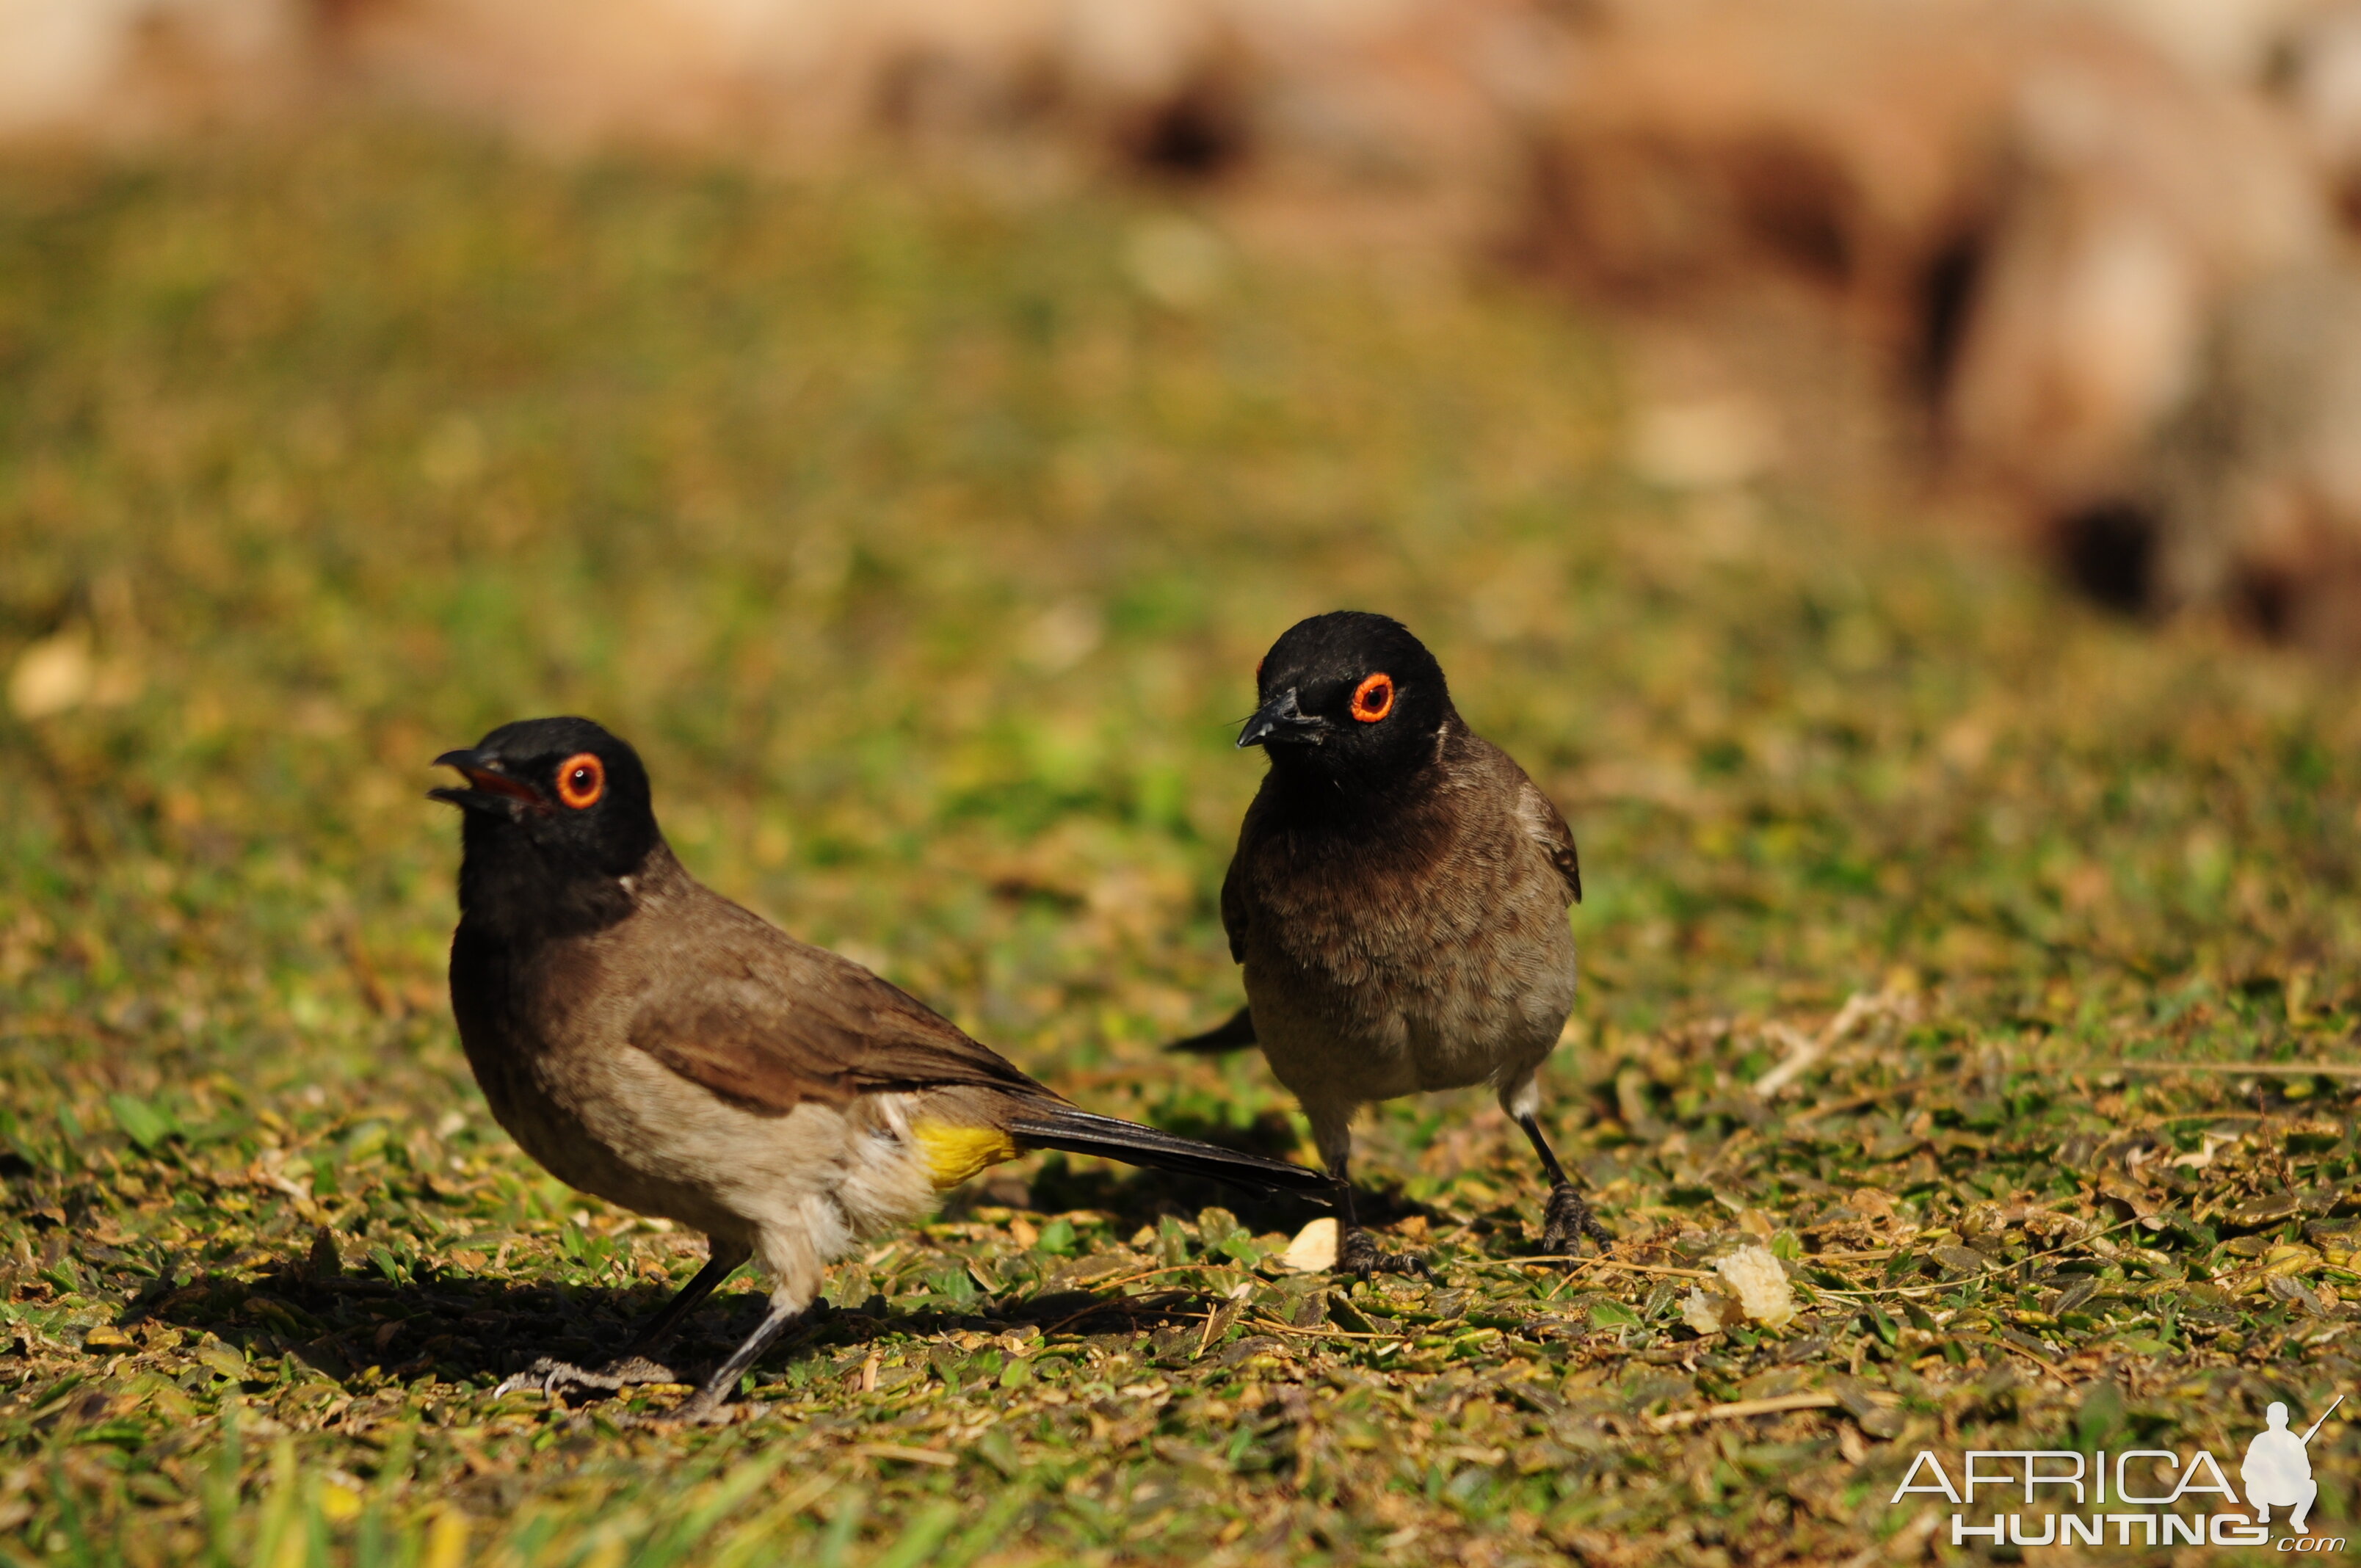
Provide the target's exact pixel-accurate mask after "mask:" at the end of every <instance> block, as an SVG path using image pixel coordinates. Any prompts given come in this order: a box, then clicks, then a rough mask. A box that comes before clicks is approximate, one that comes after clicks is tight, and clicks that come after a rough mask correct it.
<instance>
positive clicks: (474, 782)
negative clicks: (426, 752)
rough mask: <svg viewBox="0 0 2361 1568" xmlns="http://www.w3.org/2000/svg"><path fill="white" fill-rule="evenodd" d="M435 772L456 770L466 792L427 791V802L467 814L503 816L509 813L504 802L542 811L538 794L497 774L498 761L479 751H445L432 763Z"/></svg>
mask: <svg viewBox="0 0 2361 1568" xmlns="http://www.w3.org/2000/svg"><path fill="white" fill-rule="evenodd" d="M434 765H435V766H436V767H438V768H456V769H458V770H459V772H460V773H464V774H465V775H467V784H468V787H467V788H466V789H447V788H446V789H430V790H428V791H427V792H426V797H427V798H428V799H429V800H443V801H448V802H450V803H451V804H452V805H453V806H459V807H460V808H462V809H463V810H468V811H490V812H498V813H500V814H501V815H503V816H505V815H506V814H507V813H508V812H509V810H510V809H511V808H510V806H509V805H508V802H510V801H512V800H516V801H522V802H523V803H524V804H525V805H527V806H533V807H534V808H536V809H540V808H543V806H544V802H543V800H542V798H541V793H540V792H539V791H538V790H536V789H534V788H533V786H532V785H531V784H526V783H524V782H523V781H522V779H512V778H511V777H509V775H508V774H506V773H502V772H501V771H500V759H499V758H497V757H488V756H486V755H484V753H483V752H481V751H445V752H444V753H443V754H442V755H441V756H439V757H437V758H435V759H434Z"/></svg>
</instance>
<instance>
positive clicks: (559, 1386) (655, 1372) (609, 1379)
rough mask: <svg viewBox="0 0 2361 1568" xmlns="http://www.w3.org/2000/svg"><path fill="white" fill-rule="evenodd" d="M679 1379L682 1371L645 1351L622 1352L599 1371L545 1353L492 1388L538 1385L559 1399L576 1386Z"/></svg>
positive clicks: (618, 1388) (615, 1387) (613, 1388)
mask: <svg viewBox="0 0 2361 1568" xmlns="http://www.w3.org/2000/svg"><path fill="white" fill-rule="evenodd" d="M679 1381H680V1376H679V1375H678V1374H676V1373H675V1372H674V1371H673V1369H672V1368H671V1367H669V1366H665V1365H662V1364H661V1363H658V1362H653V1361H650V1360H649V1359H648V1358H647V1357H646V1356H644V1355H625V1356H619V1357H617V1358H616V1359H615V1360H613V1361H610V1362H609V1363H607V1365H604V1366H601V1367H599V1368H598V1369H597V1370H596V1371H593V1370H592V1369H590V1368H588V1367H585V1366H577V1365H574V1364H573V1363H572V1362H570V1361H558V1360H555V1359H554V1358H552V1357H550V1356H546V1355H544V1356H542V1357H541V1358H540V1359H538V1360H537V1361H535V1362H534V1363H533V1365H531V1366H528V1367H526V1368H525V1369H524V1370H523V1371H522V1372H520V1373H518V1374H517V1375H516V1376H513V1377H508V1378H504V1379H502V1381H501V1383H500V1387H497V1388H494V1389H493V1390H492V1397H493V1398H500V1396H501V1395H502V1394H512V1393H514V1392H516V1391H517V1390H518V1389H520V1388H538V1389H540V1390H541V1391H542V1392H543V1393H544V1394H546V1395H547V1396H549V1398H553V1399H556V1398H564V1397H565V1395H566V1393H567V1392H568V1391H569V1390H571V1389H575V1388H595V1389H597V1390H598V1391H599V1392H601V1393H607V1394H620V1393H621V1392H622V1391H623V1390H624V1389H626V1388H629V1387H632V1386H633V1385H635V1384H641V1383H677V1382H679Z"/></svg>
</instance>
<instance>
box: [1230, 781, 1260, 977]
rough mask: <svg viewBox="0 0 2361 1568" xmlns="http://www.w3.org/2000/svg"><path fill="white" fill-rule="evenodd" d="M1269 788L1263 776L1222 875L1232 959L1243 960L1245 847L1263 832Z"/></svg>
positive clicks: (1244, 943) (1244, 933) (1244, 938)
mask: <svg viewBox="0 0 2361 1568" xmlns="http://www.w3.org/2000/svg"><path fill="white" fill-rule="evenodd" d="M1269 792H1270V784H1269V781H1268V779H1266V780H1265V781H1264V783H1263V787H1262V788H1261V789H1258V790H1257V791H1256V792H1255V797H1254V799H1253V800H1252V801H1250V802H1249V803H1248V804H1247V806H1246V820H1245V821H1243V822H1241V823H1240V824H1238V847H1237V850H1235V852H1234V853H1233V854H1232V855H1231V856H1230V869H1229V871H1228V872H1226V873H1225V874H1224V876H1223V878H1222V929H1223V930H1224V932H1226V933H1228V935H1229V938H1230V961H1231V962H1232V963H1239V964H1242V963H1244V962H1246V886H1245V883H1244V882H1243V880H1242V879H1243V878H1244V877H1245V875H1246V848H1247V846H1248V845H1250V844H1252V843H1253V842H1254V841H1255V840H1256V839H1258V838H1260V837H1261V835H1262V831H1263V819H1264V817H1265V816H1266V814H1267V813H1268V806H1265V805H1264V802H1265V800H1266V799H1268V795H1269Z"/></svg>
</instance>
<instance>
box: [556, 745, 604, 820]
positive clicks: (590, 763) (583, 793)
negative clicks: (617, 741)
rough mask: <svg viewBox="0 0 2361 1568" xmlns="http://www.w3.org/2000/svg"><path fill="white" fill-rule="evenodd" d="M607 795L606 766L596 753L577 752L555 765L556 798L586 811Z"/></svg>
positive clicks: (578, 809) (576, 808)
mask: <svg viewBox="0 0 2361 1568" xmlns="http://www.w3.org/2000/svg"><path fill="white" fill-rule="evenodd" d="M606 793H607V764H606V763H604V762H600V761H599V760H598V752H596V751H577V752H575V753H574V755H572V756H570V757H568V758H566V761H564V762H560V763H558V764H557V798H558V799H560V800H562V801H564V802H565V803H566V805H568V806H572V807H573V808H574V809H575V810H577V811H587V810H588V809H589V808H590V807H591V806H596V805H598V797H599V796H600V795H604V794H606Z"/></svg>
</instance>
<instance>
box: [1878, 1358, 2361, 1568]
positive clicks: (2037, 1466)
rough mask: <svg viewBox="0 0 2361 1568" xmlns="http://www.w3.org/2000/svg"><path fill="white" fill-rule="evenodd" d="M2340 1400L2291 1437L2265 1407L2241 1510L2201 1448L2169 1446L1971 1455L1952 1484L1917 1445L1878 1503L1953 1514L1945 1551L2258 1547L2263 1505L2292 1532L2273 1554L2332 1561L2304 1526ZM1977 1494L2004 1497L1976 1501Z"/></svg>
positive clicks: (2267, 1534) (2333, 1545)
mask: <svg viewBox="0 0 2361 1568" xmlns="http://www.w3.org/2000/svg"><path fill="white" fill-rule="evenodd" d="M2344 1403H2345V1396H2344V1395H2342V1394H2339V1395H2338V1396H2337V1397H2336V1398H2335V1399H2334V1400H2333V1401H2332V1402H2331V1403H2330V1404H2329V1407H2328V1409H2325V1410H2323V1411H2322V1412H2321V1413H2320V1419H2319V1420H2316V1421H2314V1422H2312V1425H2311V1426H2309V1427H2307V1428H2306V1429H2304V1431H2303V1433H2302V1435H2301V1436H2298V1435H2297V1434H2296V1433H2295V1432H2294V1431H2290V1430H2289V1427H2288V1408H2287V1406H2285V1405H2283V1404H2276V1403H2275V1404H2273V1405H2272V1406H2271V1407H2270V1408H2269V1409H2268V1410H2267V1411H2266V1412H2265V1420H2267V1421H2268V1425H2266V1426H2265V1427H2264V1429H2263V1430H2262V1431H2259V1432H2257V1433H2256V1434H2255V1437H2254V1440H2253V1441H2252V1442H2249V1443H2247V1444H2246V1457H2245V1459H2244V1460H2243V1461H2242V1462H2241V1463H2240V1464H2239V1466H2238V1479H2239V1481H2240V1482H2241V1483H2242V1484H2243V1486H2244V1487H2245V1491H2246V1506H2245V1508H2244V1509H2243V1510H2242V1509H2241V1508H2240V1507H2239V1495H2238V1488H2237V1487H2235V1486H2231V1485H2230V1479H2229V1476H2228V1475H2227V1474H2225V1473H2224V1469H2223V1466H2222V1462H2221V1461H2220V1460H2218V1459H2216V1458H2215V1457H2214V1456H2213V1454H2211V1453H2207V1452H2206V1451H2205V1450H2204V1449H2202V1448H2201V1449H2196V1450H2194V1451H2192V1452H2191V1453H2186V1454H2182V1453H2175V1452H2174V1451H2173V1450H2171V1449H2167V1448H2133V1449H2125V1450H2122V1451H2120V1452H2118V1453H2108V1452H2107V1451H2106V1450H2104V1449H2094V1450H2092V1451H2091V1452H2089V1453H2083V1452H2081V1451H2080V1450H2077V1449H2071V1448H2057V1449H2023V1448H2018V1449H1970V1450H1969V1451H1968V1452H1967V1453H1963V1454H1961V1455H1960V1475H1959V1480H1958V1482H1957V1483H1956V1484H1955V1483H1954V1482H1953V1480H1952V1478H1951V1474H1950V1472H1949V1471H1947V1470H1946V1469H1945V1468H1944V1467H1943V1461H1942V1460H1941V1458H1940V1457H1938V1455H1937V1454H1936V1453H1934V1452H1933V1451H1931V1450H1928V1449H1921V1450H1919V1451H1918V1453H1917V1456H1916V1458H1914V1459H1913V1460H1912V1461H1911V1463H1910V1468H1909V1469H1908V1470H1907V1471H1905V1473H1904V1474H1903V1476H1902V1484H1901V1485H1900V1486H1897V1487H1895V1488H1894V1496H1893V1497H1891V1498H1889V1499H1888V1501H1889V1502H1893V1503H1899V1502H1901V1501H1902V1500H1903V1499H1904V1498H1905V1497H1909V1496H1910V1495H1911V1494H1913V1493H1927V1494H1931V1495H1933V1496H1936V1497H1941V1498H1943V1499H1944V1500H1945V1501H1946V1502H1949V1504H1950V1505H1951V1506H1952V1507H1953V1508H1958V1509H1960V1512H1958V1513H1954V1514H1953V1515H1952V1516H1951V1544H1952V1545H1954V1546H1966V1545H1969V1544H1971V1543H1973V1542H1979V1541H1982V1542H1988V1543H1990V1544H1991V1545H1993V1546H1995V1547H1998V1546H2052V1545H2055V1546H2072V1545H2081V1546H2102V1545H2114V1546H2141V1547H2149V1548H2154V1547H2159V1546H2162V1547H2169V1546H2175V1545H2186V1546H2261V1545H2263V1544H2265V1543H2266V1542H2268V1541H2270V1540H2271V1510H2272V1509H2274V1508H2286V1509H2289V1510H2290V1512H2289V1514H2288V1516H2287V1521H2286V1525H2285V1527H2284V1528H2285V1529H2286V1530H2289V1531H2290V1532H2292V1533H2290V1534H2286V1535H2282V1536H2280V1537H2279V1541H2278V1543H2277V1546H2276V1548H2275V1550H2277V1551H2279V1552H2302V1553H2305V1554H2307V1555H2311V1554H2318V1553H2330V1554H2341V1553H2342V1552H2344V1551H2345V1540H2344V1538H2343V1537H2342V1536H2337V1537H2327V1536H2318V1535H2314V1534H2313V1533H2312V1527H2311V1524H2310V1523H2309V1520H2310V1518H2311V1515H2312V1504H2313V1503H2314V1502H2315V1501H2316V1500H2317V1499H2318V1498H2319V1497H2320V1483H2319V1482H2317V1481H2315V1480H2314V1479H2312V1449H2311V1443H2312V1438H2313V1437H2314V1436H2316V1435H2318V1433H2319V1431H2320V1429H2321V1428H2322V1427H2323V1426H2324V1425H2326V1424H2327V1422H2328V1418H2329V1417H2331V1416H2333V1415H2334V1414H2335V1413H2336V1409H2337V1407H2338V1406H2340V1405H2342V1404H2344ZM2045 1487H2046V1488H2049V1489H2048V1490H2047V1491H2045V1490H2044V1488H2045ZM1979 1488H1982V1489H1983V1490H1984V1491H1985V1492H1987V1493H1990V1492H1991V1491H1993V1490H1994V1489H1999V1490H2000V1492H2001V1493H2002V1496H2001V1497H1997V1498H1995V1497H1989V1496H1987V1497H1983V1498H1981V1499H1980V1498H1979V1497H1978V1496H1977V1492H1978V1489H1979ZM2011 1493H2014V1494H2016V1495H2015V1496H2014V1497H2011V1496H2009V1494H2011ZM1979 1501H1982V1503H1983V1504H1984V1506H1986V1507H1987V1508H1989V1507H1991V1506H1992V1504H1993V1503H1994V1502H2003V1503H2009V1502H2013V1503H2015V1504H2016V1506H2017V1508H2019V1509H2020V1510H2022V1511H2020V1512H2015V1513H1992V1514H1988V1515H1983V1516H1978V1515H1975V1514H1971V1513H1970V1512H1969V1511H1968V1510H1969V1509H1971V1508H1975V1507H1976V1505H1977V1504H1978V1502H1979ZM2044 1505H2047V1507H2044ZM2037 1509H2038V1510H2039V1511H2036V1510H2037ZM1985 1520H1989V1522H1984V1521H1985ZM2111 1534H2112V1536H2113V1538H2114V1539H2113V1540H2112V1541H2111V1540H2110V1539H2109V1537H2110V1535H2111Z"/></svg>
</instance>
